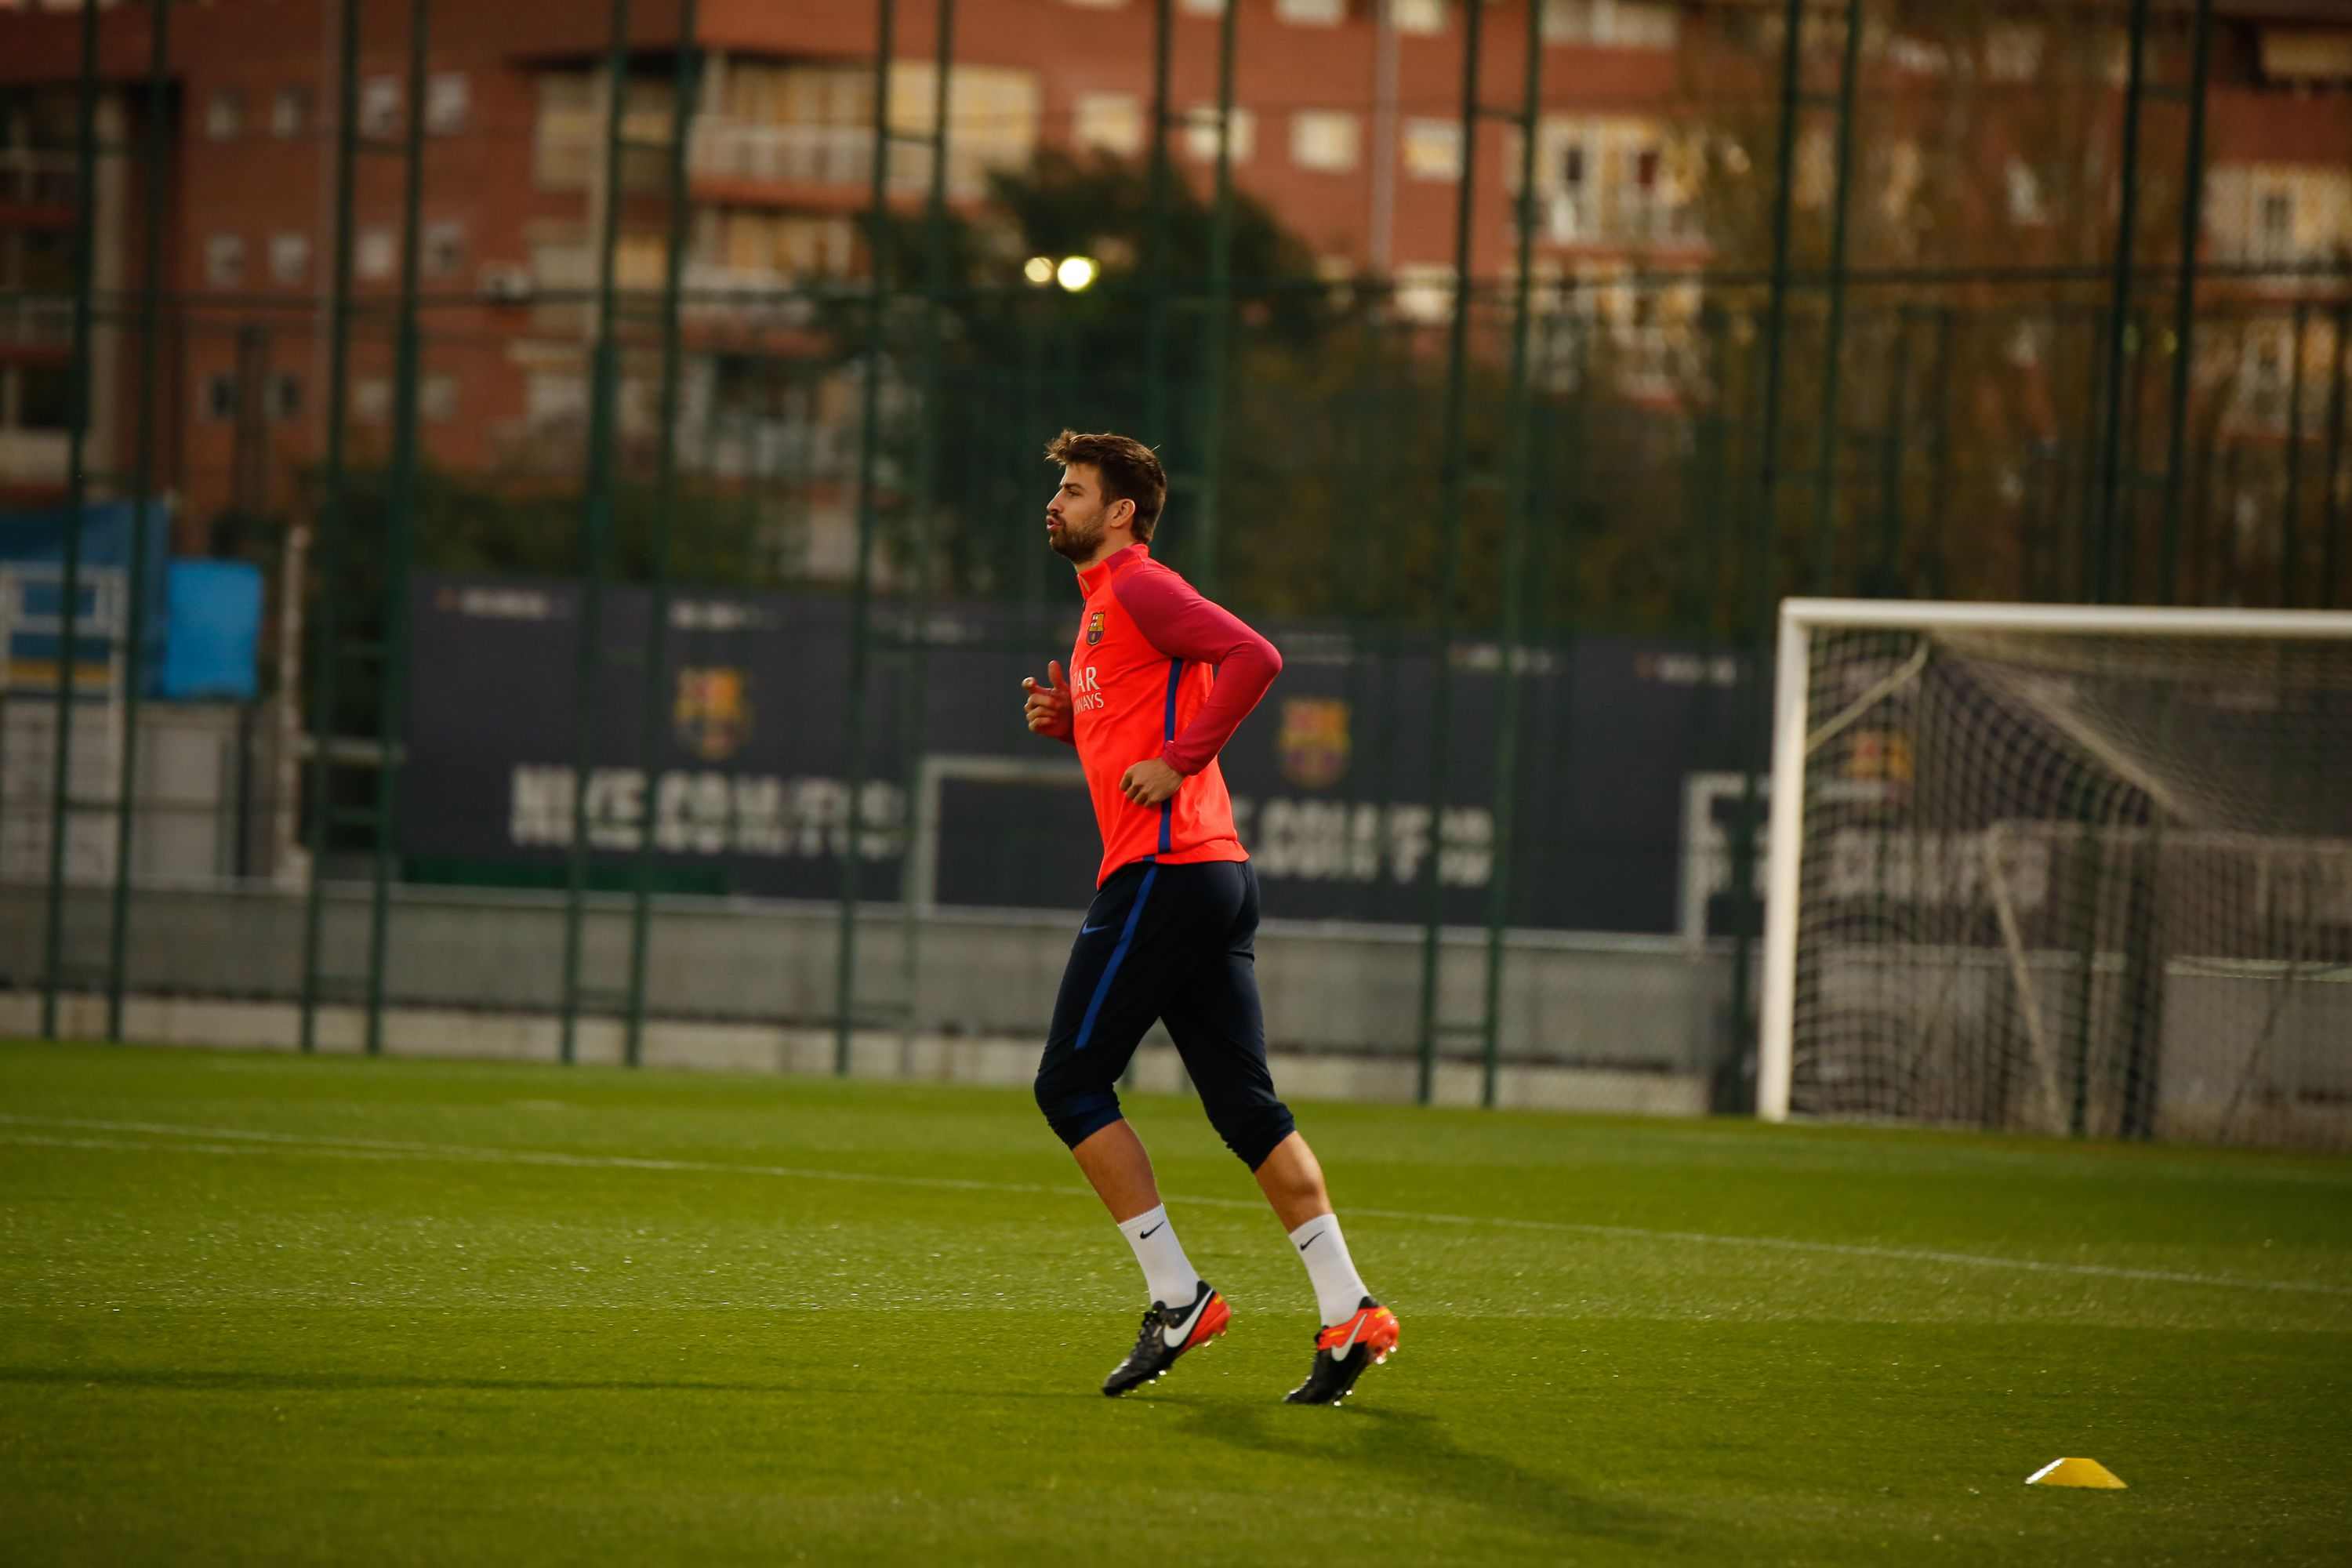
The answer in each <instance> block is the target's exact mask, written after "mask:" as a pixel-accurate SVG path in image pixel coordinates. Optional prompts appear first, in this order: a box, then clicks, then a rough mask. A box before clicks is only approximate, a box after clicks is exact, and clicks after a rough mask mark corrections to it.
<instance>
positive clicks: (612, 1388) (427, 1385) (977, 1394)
mask: <svg viewBox="0 0 2352 1568" xmlns="http://www.w3.org/2000/svg"><path fill="white" fill-rule="evenodd" d="M0 1384H26V1385H42V1384H47V1385H52V1386H56V1387H59V1388H79V1387H89V1386H95V1387H99V1388H121V1389H131V1390H154V1391H166V1390H185V1391H188V1392H192V1393H213V1394H217V1393H229V1394H236V1393H257V1394H357V1393H365V1392H395V1391H407V1392H411V1393H417V1394H434V1393H457V1394H777V1395H803V1394H844V1395H847V1396H850V1397H855V1398H861V1399H866V1398H872V1397H874V1396H875V1395H877V1394H887V1395H889V1396H890V1397H892V1398H915V1397H919V1396H923V1395H933V1396H937V1397H940V1398H953V1399H974V1398H978V1399H982V1400H998V1399H1045V1400H1055V1401H1059V1402H1062V1403H1065V1404H1069V1403H1077V1404H1096V1405H1098V1404H1100V1403H1101V1402H1102V1396H1101V1395H1100V1394H1094V1393H1092V1392H1091V1391H1087V1392H1071V1391H1068V1390H1058V1389H1025V1390H1024V1389H1004V1388H991V1389H987V1390H984V1391H977V1390H973V1389H969V1388H950V1387H929V1388H922V1387H910V1388H898V1387H890V1386H887V1385H877V1384H813V1383H793V1382H783V1381H778V1382H774V1383H698V1382H694V1381H691V1380H685V1379H675V1380H671V1379H665V1380H656V1379H643V1380H635V1381H631V1380H625V1379H615V1378H546V1377H423V1376H414V1375H410V1376H390V1375H381V1374H376V1373H341V1372H195V1371H184V1370H178V1369H173V1368H169V1367H148V1368H141V1369H137V1370H124V1369H121V1368H109V1369H104V1370H92V1371H82V1372H76V1371H72V1370H69V1369H67V1368H62V1367H0Z"/></svg>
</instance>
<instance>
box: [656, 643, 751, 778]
mask: <svg viewBox="0 0 2352 1568" xmlns="http://www.w3.org/2000/svg"><path fill="white" fill-rule="evenodd" d="M670 724H671V728H672V729H673V730H674V731H676V732H677V742H678V744H679V745H681V746H684V747H685V748H686V749H687V750H688V751H689V752H693V753H694V754H695V755H696V756H698V757H700V758H701V759H702V760H703V761H704V762H706V763H716V762H723V761H725V760H726V759H727V758H729V757H731V756H733V755H734V754H735V753H736V752H737V751H738V750H739V749H740V748H741V746H742V744H743V742H745V741H746V740H748V739H750V738H751V679H750V677H749V676H748V675H747V674H746V673H745V672H744V671H743V670H741V669H740V668H735V667H733V666H725V665H722V666H719V667H718V668H707V669H681V670H679V671H678V672H677V701H676V702H675V703H673V704H672V705H671V708H670Z"/></svg>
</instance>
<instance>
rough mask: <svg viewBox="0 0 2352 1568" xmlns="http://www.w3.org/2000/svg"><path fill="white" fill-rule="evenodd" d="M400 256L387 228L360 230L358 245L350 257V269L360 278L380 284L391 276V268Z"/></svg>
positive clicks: (398, 249) (398, 248)
mask: <svg viewBox="0 0 2352 1568" xmlns="http://www.w3.org/2000/svg"><path fill="white" fill-rule="evenodd" d="M399 255H400V247H399V246H398V245H397V244H396V243H395V242H394V238H393V234H392V230H390V229H388V228H363V229H362V230H360V237H359V243H358V245H357V246H356V247H354V250H353V254H352V270H353V271H355V272H357V273H358V274H359V275H360V276H361V277H362V278H365V279H369V280H371V281H373V282H379V283H380V282H382V281H383V279H387V278H389V277H391V276H392V268H393V266H394V262H395V261H396V260H397V259H398V258H399Z"/></svg>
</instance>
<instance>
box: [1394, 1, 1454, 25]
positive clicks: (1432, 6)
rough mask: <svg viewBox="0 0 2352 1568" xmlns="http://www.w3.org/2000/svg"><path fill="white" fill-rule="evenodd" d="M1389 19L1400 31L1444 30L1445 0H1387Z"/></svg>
mask: <svg viewBox="0 0 2352 1568" xmlns="http://www.w3.org/2000/svg"><path fill="white" fill-rule="evenodd" d="M1389 20H1391V22H1394V23H1395V24H1396V30H1397V31H1398V32H1400V33H1442V32H1444V31H1445V0H1389Z"/></svg>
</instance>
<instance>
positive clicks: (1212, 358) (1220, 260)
mask: <svg viewBox="0 0 2352 1568" xmlns="http://www.w3.org/2000/svg"><path fill="white" fill-rule="evenodd" d="M1240 13H1241V5H1240V4H1239V0H1226V4H1225V5H1224V7H1223V10H1222V11H1221V12H1220V14H1219V16H1218V18H1217V176H1216V203H1215V205H1214V206H1213V208H1212V209H1211V213H1210V218H1209V300H1208V319H1207V322H1206V326H1205V331H1203V333H1202V354H1201V430H1200V446H1201V478H1200V489H1199V490H1198V491H1197V492H1196V496H1195V500H1194V502H1193V510H1194V512H1195V514H1196V521H1195V522H1194V527H1195V529H1196V530H1197V531H1198V543H1197V544H1196V545H1195V546H1194V549H1193V551H1192V554H1191V555H1190V557H1189V559H1190V560H1191V561H1192V574H1193V575H1194V576H1195V577H1197V578H1198V579H1199V580H1200V587H1201V592H1202V593H1203V594H1206V595H1211V596H1214V595H1215V594H1216V591H1217V535H1218V530H1219V522H1220V519H1219V517H1218V509H1219V506H1220V495H1221V490H1222V487H1223V479H1222V474H1221V470H1222V469H1223V467H1224V460H1225V391H1226V388H1225V359H1226V355H1227V353H1228V352H1229V349H1230V344H1231V340H1232V335H1233V311H1234V153H1233V142H1234V39H1235V37H1237V36H1238V33H1239V18H1240Z"/></svg>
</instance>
